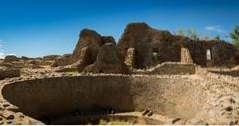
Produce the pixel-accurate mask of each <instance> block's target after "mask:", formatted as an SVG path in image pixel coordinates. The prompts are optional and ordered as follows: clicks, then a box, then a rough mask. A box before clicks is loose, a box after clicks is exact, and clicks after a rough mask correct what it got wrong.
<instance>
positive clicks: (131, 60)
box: [124, 48, 135, 68]
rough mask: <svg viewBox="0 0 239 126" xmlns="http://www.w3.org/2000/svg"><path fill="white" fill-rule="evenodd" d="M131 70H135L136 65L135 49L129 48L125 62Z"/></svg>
mask: <svg viewBox="0 0 239 126" xmlns="http://www.w3.org/2000/svg"><path fill="white" fill-rule="evenodd" d="M124 63H125V64H126V65H127V66H128V67H129V68H133V67H134V64H135V50H134V48H129V49H128V50H127V54H126V57H125V62H124Z"/></svg>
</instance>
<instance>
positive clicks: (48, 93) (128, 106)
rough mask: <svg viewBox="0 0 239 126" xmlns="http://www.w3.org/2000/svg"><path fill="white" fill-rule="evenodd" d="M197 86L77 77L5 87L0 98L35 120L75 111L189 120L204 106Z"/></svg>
mask: <svg viewBox="0 0 239 126" xmlns="http://www.w3.org/2000/svg"><path fill="white" fill-rule="evenodd" d="M199 83H200V81H195V83H192V81H191V80H190V79H189V78H182V77H180V76H165V77H164V76H163V77H157V76H139V75H137V76H133V77H131V76H120V75H99V76H77V77H62V78H48V79H40V80H29V81H24V82H17V83H13V84H7V85H6V86H4V87H3V89H2V94H3V96H4V98H5V99H7V100H8V101H9V102H10V103H12V104H14V105H16V106H18V107H19V108H20V110H21V111H23V112H24V113H25V114H28V115H30V116H32V117H36V118H38V117H45V116H57V115H62V114H66V113H69V112H75V111H80V112H83V111H84V112H97V111H100V110H102V109H113V110H115V111H118V112H122V111H142V110H144V109H145V108H150V109H151V110H153V111H154V112H156V113H161V114H167V115H169V116H173V117H178V116H181V117H182V116H184V117H185V118H187V117H188V118H191V117H193V116H194V115H195V114H196V112H198V109H200V108H202V106H203V104H204V103H205V102H204V98H205V97H203V96H204V95H205V94H204V93H203V91H202V90H201V87H200V86H199V85H200V84H199ZM192 85H194V88H191V86H192ZM185 110H187V111H185Z"/></svg>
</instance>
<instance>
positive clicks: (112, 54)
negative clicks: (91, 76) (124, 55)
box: [84, 43, 129, 74]
mask: <svg viewBox="0 0 239 126" xmlns="http://www.w3.org/2000/svg"><path fill="white" fill-rule="evenodd" d="M84 72H90V73H121V74H127V73H129V69H128V68H127V66H126V65H125V64H124V62H123V60H121V58H120V54H119V53H118V50H117V48H116V46H115V45H114V44H112V43H105V44H104V45H103V46H102V47H101V48H100V51H99V54H98V56H97V59H96V62H95V63H94V64H92V65H89V66H87V67H86V68H85V69H84Z"/></svg>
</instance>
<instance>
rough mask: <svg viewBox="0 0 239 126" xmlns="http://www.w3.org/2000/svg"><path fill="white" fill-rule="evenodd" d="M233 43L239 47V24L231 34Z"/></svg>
mask: <svg viewBox="0 0 239 126" xmlns="http://www.w3.org/2000/svg"><path fill="white" fill-rule="evenodd" d="M230 36H231V39H232V43H233V45H235V46H236V47H237V48H238V49H239V26H238V25H236V26H235V27H234V29H233V31H232V33H231V34H230Z"/></svg>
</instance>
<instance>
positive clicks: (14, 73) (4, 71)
mask: <svg viewBox="0 0 239 126" xmlns="http://www.w3.org/2000/svg"><path fill="white" fill-rule="evenodd" d="M19 76H20V69H17V68H7V67H0V80H1V79H4V78H12V77H19Z"/></svg>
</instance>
